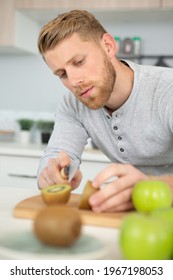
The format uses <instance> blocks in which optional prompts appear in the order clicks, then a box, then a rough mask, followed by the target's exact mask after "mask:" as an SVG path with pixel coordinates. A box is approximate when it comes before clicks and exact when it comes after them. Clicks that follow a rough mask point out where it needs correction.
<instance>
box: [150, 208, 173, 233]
mask: <svg viewBox="0 0 173 280" xmlns="http://www.w3.org/2000/svg"><path fill="white" fill-rule="evenodd" d="M151 215H152V216H153V217H158V218H160V219H164V220H166V221H167V222H169V223H170V224H171V225H172V232H173V207H168V208H159V209H155V210H154V211H152V213H151Z"/></svg>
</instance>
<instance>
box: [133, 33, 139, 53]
mask: <svg viewBox="0 0 173 280" xmlns="http://www.w3.org/2000/svg"><path fill="white" fill-rule="evenodd" d="M133 42H134V54H135V55H140V54H141V38H140V37H138V36H136V37H133Z"/></svg>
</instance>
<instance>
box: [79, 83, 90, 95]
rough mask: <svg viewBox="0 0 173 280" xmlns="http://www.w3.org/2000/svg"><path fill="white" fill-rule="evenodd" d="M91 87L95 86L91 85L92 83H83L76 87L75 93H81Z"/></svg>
mask: <svg viewBox="0 0 173 280" xmlns="http://www.w3.org/2000/svg"><path fill="white" fill-rule="evenodd" d="M91 87H93V84H92V85H91V83H83V84H81V85H80V86H77V87H76V88H75V93H76V94H77V95H80V94H81V93H84V92H85V91H87V90H88V89H90V88H91Z"/></svg>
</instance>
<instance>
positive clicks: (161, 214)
mask: <svg viewBox="0 0 173 280" xmlns="http://www.w3.org/2000/svg"><path fill="white" fill-rule="evenodd" d="M151 215H152V216H153V217H157V218H159V219H163V220H165V221H167V222H168V223H170V226H171V228H172V236H173V208H172V207H169V208H159V209H155V210H154V211H153V212H152V213H151ZM172 259H173V248H172Z"/></svg>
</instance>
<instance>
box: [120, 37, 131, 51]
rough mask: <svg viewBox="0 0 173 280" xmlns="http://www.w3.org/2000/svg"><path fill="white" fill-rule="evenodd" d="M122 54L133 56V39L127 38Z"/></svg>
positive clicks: (124, 41)
mask: <svg viewBox="0 0 173 280" xmlns="http://www.w3.org/2000/svg"><path fill="white" fill-rule="evenodd" d="M122 52H123V53H124V54H133V52H134V42H133V40H132V39H131V38H125V39H124V40H123V46H122Z"/></svg>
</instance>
